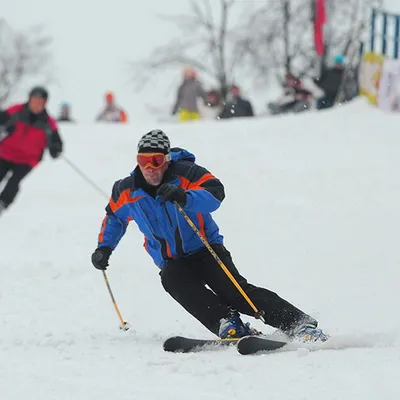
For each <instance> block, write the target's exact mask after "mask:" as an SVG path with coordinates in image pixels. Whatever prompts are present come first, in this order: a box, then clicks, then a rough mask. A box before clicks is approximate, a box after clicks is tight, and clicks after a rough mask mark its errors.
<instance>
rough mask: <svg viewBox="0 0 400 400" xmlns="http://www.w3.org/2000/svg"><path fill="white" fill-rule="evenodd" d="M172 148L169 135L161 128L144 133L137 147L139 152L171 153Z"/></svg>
mask: <svg viewBox="0 0 400 400" xmlns="http://www.w3.org/2000/svg"><path fill="white" fill-rule="evenodd" d="M170 149H171V144H170V142H169V139H168V136H167V135H166V134H165V133H164V132H163V131H162V130H161V129H154V130H152V131H150V132H147V133H146V134H144V135H143V136H142V138H141V139H140V140H139V144H138V147H137V151H138V153H163V154H169V151H170Z"/></svg>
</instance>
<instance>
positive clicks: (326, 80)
mask: <svg viewBox="0 0 400 400" xmlns="http://www.w3.org/2000/svg"><path fill="white" fill-rule="evenodd" d="M343 74H344V57H343V56H342V55H337V56H336V57H335V58H334V66H333V68H325V69H324V70H323V71H322V74H321V76H320V78H319V79H316V80H315V83H316V84H317V85H318V86H319V87H320V88H321V89H322V90H323V91H324V95H323V96H322V97H320V98H319V99H318V101H317V108H318V109H319V110H322V109H325V108H330V107H333V106H334V105H335V99H336V96H337V95H338V92H339V89H340V85H341V84H342V79H343Z"/></svg>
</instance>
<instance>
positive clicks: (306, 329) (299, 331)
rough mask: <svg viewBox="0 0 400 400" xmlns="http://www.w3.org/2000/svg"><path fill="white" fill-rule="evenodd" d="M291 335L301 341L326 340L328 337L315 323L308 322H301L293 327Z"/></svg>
mask: <svg viewBox="0 0 400 400" xmlns="http://www.w3.org/2000/svg"><path fill="white" fill-rule="evenodd" d="M291 336H292V338H293V339H295V340H299V341H300V342H303V343H316V342H317V343H318V342H326V341H327V340H328V339H329V336H328V335H326V334H325V333H324V332H323V331H322V329H319V328H317V325H316V324H310V323H307V324H302V325H300V326H299V327H298V328H296V329H294V330H293V334H292V335H291Z"/></svg>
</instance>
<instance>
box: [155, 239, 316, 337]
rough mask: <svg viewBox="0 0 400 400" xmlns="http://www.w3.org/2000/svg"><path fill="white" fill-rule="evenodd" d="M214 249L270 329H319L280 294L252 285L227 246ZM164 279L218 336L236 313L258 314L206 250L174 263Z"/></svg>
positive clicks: (166, 286)
mask: <svg viewBox="0 0 400 400" xmlns="http://www.w3.org/2000/svg"><path fill="white" fill-rule="evenodd" d="M212 248H213V249H214V251H215V252H216V253H217V255H218V257H219V258H220V259H221V261H222V262H223V263H224V264H225V266H226V267H227V268H228V270H229V271H230V272H231V274H232V275H233V276H234V278H235V279H236V280H237V281H238V283H239V284H240V286H241V287H242V289H243V290H244V292H245V293H246V294H247V295H248V296H249V298H250V299H251V301H252V302H253V303H254V305H255V306H256V307H257V308H258V310H263V311H264V312H265V315H264V318H265V321H266V323H267V324H268V325H270V326H272V327H275V328H278V329H280V330H282V331H284V332H286V333H289V334H290V333H291V331H292V330H293V329H295V328H296V327H297V326H299V325H301V324H302V323H307V322H308V323H313V324H315V325H317V322H316V321H315V320H314V319H313V318H312V317H310V316H309V315H307V314H305V313H304V312H303V311H301V310H299V309H298V308H296V307H295V306H293V305H292V304H290V303H289V302H287V301H286V300H284V299H282V298H281V297H279V296H278V295H277V294H276V293H274V292H271V291H269V290H267V289H264V288H261V287H257V286H254V285H252V284H250V283H248V282H247V280H246V279H245V278H244V277H243V276H241V275H240V273H239V271H238V270H237V269H236V267H235V265H234V263H233V261H232V258H231V255H230V253H229V251H228V250H227V249H226V248H225V247H224V246H222V245H212ZM160 276H161V282H162V285H163V287H164V289H165V290H166V291H167V292H168V293H169V294H170V295H171V296H172V297H173V298H174V299H175V300H176V301H177V302H178V303H180V304H181V305H182V306H183V307H184V308H185V309H186V310H187V311H188V312H189V313H190V314H192V315H193V316H194V317H195V318H197V319H198V320H199V321H200V322H201V323H202V324H203V325H204V326H205V327H206V328H207V329H209V330H210V331H211V332H213V333H214V334H216V335H218V331H219V326H220V323H221V322H220V321H221V319H222V318H227V317H228V316H229V314H230V313H231V312H232V309H233V310H237V311H238V312H239V313H242V314H246V315H250V316H254V314H255V313H254V310H253V309H252V308H251V307H250V305H249V304H248V303H247V301H246V300H245V299H244V297H243V296H242V295H241V293H240V292H239V291H238V289H237V288H236V287H235V286H234V284H233V283H232V282H231V281H230V279H229V278H228V276H227V275H226V274H225V272H224V271H223V269H222V268H221V267H220V266H219V265H218V263H217V262H216V260H215V259H214V257H213V256H212V254H211V253H210V252H209V251H208V249H206V248H204V249H201V250H200V251H198V252H197V253H195V254H192V255H190V256H189V257H186V258H181V259H176V260H170V261H169V262H168V264H167V266H166V267H164V268H163V269H162V270H161V272H160ZM206 285H207V286H208V287H209V288H210V289H211V290H210V289H208V288H207V287H206Z"/></svg>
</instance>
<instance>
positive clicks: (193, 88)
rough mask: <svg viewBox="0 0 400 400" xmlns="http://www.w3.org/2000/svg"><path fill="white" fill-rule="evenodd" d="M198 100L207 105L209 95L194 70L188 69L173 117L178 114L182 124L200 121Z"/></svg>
mask: <svg viewBox="0 0 400 400" xmlns="http://www.w3.org/2000/svg"><path fill="white" fill-rule="evenodd" d="M198 98H200V99H202V100H203V102H204V103H207V94H206V92H205V91H204V89H203V86H202V85H201V83H200V82H199V81H198V80H197V72H196V71H195V70H194V69H193V68H189V67H187V68H185V69H184V71H183V82H182V83H181V85H180V86H179V88H178V93H177V96H176V101H175V105H174V107H173V109H172V115H175V114H176V113H178V116H179V121H181V122H186V121H196V120H199V119H200V112H199V108H198V105H197V100H198Z"/></svg>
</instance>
